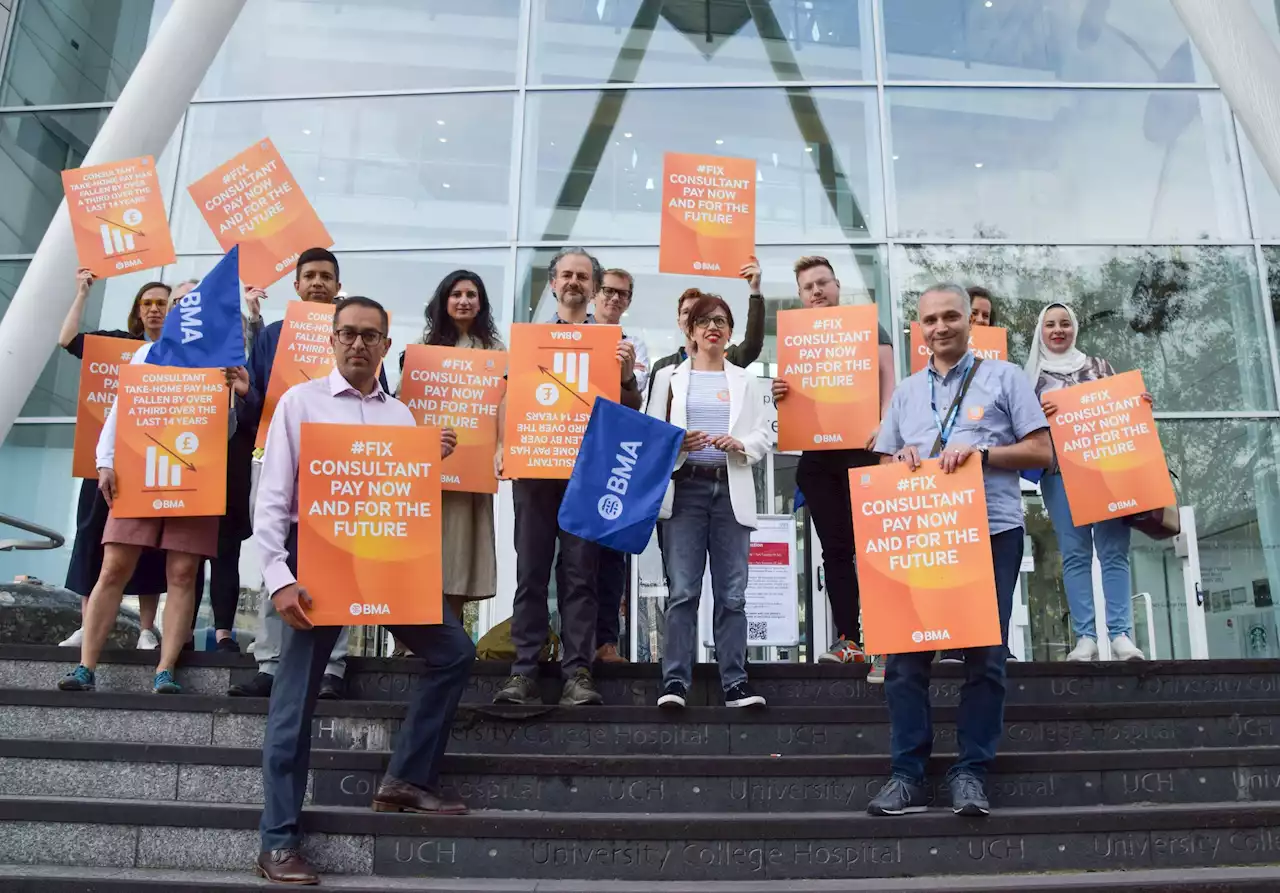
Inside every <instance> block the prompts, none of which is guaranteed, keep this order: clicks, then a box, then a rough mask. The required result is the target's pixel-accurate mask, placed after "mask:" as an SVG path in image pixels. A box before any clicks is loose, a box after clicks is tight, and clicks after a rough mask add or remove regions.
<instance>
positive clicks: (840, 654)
mask: <svg viewBox="0 0 1280 893" xmlns="http://www.w3.org/2000/svg"><path fill="white" fill-rule="evenodd" d="M795 274H796V289H797V290H798V291H799V293H800V301H801V302H802V303H803V304H804V306H805V309H807V310H813V309H818V308H822V307H838V306H840V280H839V279H837V278H836V274H835V270H833V269H832V267H831V262H830V261H828V260H827V259H826V258H825V257H820V256H818V255H811V256H808V257H802V258H800V259H799V260H797V261H796V264H795ZM877 328H878V329H879V333H878V334H879V338H878V342H879V343H878V345H877V347H876V363H877V366H878V368H879V370H880V394H879V398H880V399H879V403H880V415H881V416H883V415H884V414H885V412H886V411H887V410H888V406H889V398H890V397H891V396H892V395H893V379H894V375H893V341H892V340H890V338H889V333H888V332H886V331H885V330H884V327H883V326H877ZM790 390H791V386H790V384H789V383H788V382H787V380H786V379H784V378H775V379H774V381H773V400H774V402H775V403H777V402H779V401H781V400H783V399H785V398H786V396H787V393H788V392H789V391H790ZM874 443H875V434H872V436H871V438H870V439H869V440H868V442H867V443H866V448H865V449H852V450H805V451H804V452H802V453H801V454H800V462H799V464H798V465H797V466H796V486H797V487H799V488H800V492H801V493H803V494H804V501H805V505H807V506H809V516H810V517H812V518H813V526H814V528H815V529H816V530H817V531H818V539H819V540H820V541H821V543H822V570H823V578H824V580H825V581H826V588H827V601H828V603H829V604H830V605H831V619H832V621H833V622H834V623H835V627H836V633H837V634H838V636H839V639H838V640H837V641H836V643H835V644H834V645H832V646H831V650H830V651H827V652H825V653H823V654H822V655H821V656H819V658H818V662H819V663H861V662H862V661H863V660H865V659H866V655H864V654H863V652H862V646H861V644H859V643H861V641H862V637H861V636H860V635H859V620H858V609H859V603H860V599H859V592H858V575H857V571H856V569H855V564H854V548H853V509H852V508H851V506H850V504H849V469H850V468H862V467H864V466H867V465H875V464H877V463H878V462H879V461H880V457H879V456H877V455H876V454H875V453H873V452H871V449H870V448H871V446H872V445H873V444H874Z"/></svg>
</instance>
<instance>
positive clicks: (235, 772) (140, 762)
mask: <svg viewBox="0 0 1280 893" xmlns="http://www.w3.org/2000/svg"><path fill="white" fill-rule="evenodd" d="M388 758H389V752H387V751H358V750H350V751H348V750H328V749H324V750H315V751H313V752H312V760H311V766H312V782H311V794H310V796H309V798H308V801H307V802H308V803H311V804H313V805H315V806H357V807H362V806H369V804H370V801H371V799H372V796H373V791H375V790H376V789H377V786H378V783H379V781H380V780H381V776H382V773H383V772H384V771H385V769H386V765H387V761H388ZM261 763H262V759H261V754H260V752H259V751H257V750H251V749H249V748H246V747H215V746H209V745H173V744H142V743H134V742H100V741H48V740H40V739H4V740H0V795H8V796H29V797H72V796H77V795H79V794H81V793H83V792H93V793H94V795H95V796H97V797H106V798H111V797H123V798H140V799H148V800H153V801H175V802H186V803H254V804H257V803H261V802H262V784H261ZM947 765H948V760H947V758H946V757H942V756H937V757H935V758H934V759H933V761H932V763H931V765H930V772H931V774H932V776H933V780H934V782H935V784H934V792H933V793H934V800H935V802H936V803H937V804H938V805H939V806H945V805H947V804H948V803H949V793H948V791H947V787H946V785H945V784H943V783H942V778H943V776H944V775H945V772H946V768H947ZM884 771H885V758H884V757H883V756H861V757H856V756H825V755H821V756H791V757H786V758H776V757H767V756H766V757H761V756H717V757H703V756H657V757H655V756H613V757H572V756H525V757H522V758H521V759H519V760H512V759H510V758H508V757H506V756H502V755H495V754H471V755H468V754H452V755H450V756H448V757H446V763H445V770H444V783H445V784H446V785H448V786H449V787H451V788H453V789H454V790H455V791H457V792H458V794H459V795H460V796H461V797H463V799H465V800H466V801H467V803H468V804H470V805H471V806H472V807H474V808H483V809H501V810H529V809H537V810H542V811H544V812H619V813H644V812H666V813H673V812H707V811H711V810H724V811H726V812H755V813H770V812H786V813H791V812H822V811H832V810H844V809H848V810H853V811H861V810H863V809H865V808H866V806H867V803H868V801H869V800H870V798H871V797H872V796H874V795H875V793H876V792H877V791H878V790H879V789H880V785H881V783H883V781H884ZM988 781H989V784H988V787H989V793H990V796H991V798H992V803H993V805H994V806H996V807H997V808H1004V807H1025V808H1046V807H1053V806H1105V805H1116V806H1125V805H1137V804H1143V803H1216V802H1259V803H1267V802H1276V801H1280V747H1276V746H1273V747H1226V748H1213V749H1191V750H1149V751H1141V750H1122V751H1098V752H1072V751H1067V752H1059V751H1040V752H1031V753H1017V754H1012V753H1011V754H1002V755H1001V756H999V757H998V758H997V761H996V765H995V767H994V769H993V772H992V775H991V776H990V778H989V779H988Z"/></svg>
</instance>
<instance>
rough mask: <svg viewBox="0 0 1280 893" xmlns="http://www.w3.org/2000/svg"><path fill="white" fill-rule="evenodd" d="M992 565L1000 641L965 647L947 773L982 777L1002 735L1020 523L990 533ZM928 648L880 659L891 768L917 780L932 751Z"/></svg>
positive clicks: (1019, 556) (921, 777)
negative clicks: (953, 754) (954, 749)
mask: <svg viewBox="0 0 1280 893" xmlns="http://www.w3.org/2000/svg"><path fill="white" fill-rule="evenodd" d="M991 560H992V564H993V565H994V566H995V578H996V602H997V604H998V605H999V611H1000V633H1001V636H1002V638H1003V639H1004V642H1003V643H1002V644H1000V645H991V646H988V647H986V648H966V649H965V650H964V651H963V652H962V653H963V654H964V668H965V679H964V685H963V686H961V688H960V707H959V710H958V711H957V712H956V737H957V743H958V744H959V750H960V757H959V759H958V760H957V761H956V763H955V765H954V766H952V767H951V771H950V772H949V773H947V775H948V777H951V776H954V775H956V774H958V773H960V772H968V773H971V774H973V775H976V776H977V777H978V778H985V777H986V774H987V767H988V766H989V765H990V764H991V761H992V760H993V759H994V758H995V755H996V748H997V747H998V746H999V745H1000V739H1001V738H1002V737H1003V736H1004V692H1005V684H1004V680H1005V677H1004V662H1005V658H1006V657H1007V656H1008V654H1009V649H1008V647H1007V645H1008V642H1009V615H1010V614H1012V613H1013V589H1014V586H1016V585H1017V583H1018V569H1019V567H1020V566H1021V565H1022V528H1021V527H1016V528H1014V529H1013V530H1006V531H1005V532H1004V533H997V534H995V535H994V536H992V537H991ZM933 655H934V653H933V652H932V651H919V652H913V653H911V654H891V655H889V657H888V660H887V661H886V662H885V673H884V693H885V698H886V700H887V701H888V702H889V719H890V723H891V725H892V728H891V731H890V747H891V749H892V751H893V761H892V766H893V774H894V775H897V776H901V777H902V778H908V779H910V780H911V781H914V782H917V783H923V782H924V778H925V766H926V765H927V763H928V762H929V754H930V753H932V751H933V715H932V709H931V706H930V704H929V676H930V673H931V671H932V667H933Z"/></svg>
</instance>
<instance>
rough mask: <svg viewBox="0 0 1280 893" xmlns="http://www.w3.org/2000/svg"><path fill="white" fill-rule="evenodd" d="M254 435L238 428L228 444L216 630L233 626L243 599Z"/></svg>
mask: <svg viewBox="0 0 1280 893" xmlns="http://www.w3.org/2000/svg"><path fill="white" fill-rule="evenodd" d="M252 462H253V437H252V436H251V435H250V434H249V433H248V432H247V431H236V433H235V435H234V436H233V437H232V438H231V440H230V441H228V443H227V511H226V514H224V515H223V516H222V520H221V521H220V522H219V524H218V554H217V556H216V557H214V558H211V559H210V560H209V571H210V574H209V600H210V601H211V602H212V603H213V625H214V628H215V629H232V628H233V627H234V626H235V622H236V606H237V605H238V604H239V602H240V544H241V542H243V541H244V540H245V539H247V538H248V537H249V536H250V535H251V534H252V533H253V528H252V526H251V525H250V524H249V489H250V484H251V480H252V478H251V474H250V468H251V465H252Z"/></svg>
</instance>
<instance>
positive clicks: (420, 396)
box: [400, 344, 507, 493]
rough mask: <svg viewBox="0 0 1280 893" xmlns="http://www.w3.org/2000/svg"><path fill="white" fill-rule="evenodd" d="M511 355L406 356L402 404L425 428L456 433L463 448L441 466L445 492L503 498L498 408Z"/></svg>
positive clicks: (456, 351)
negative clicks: (497, 457)
mask: <svg viewBox="0 0 1280 893" xmlns="http://www.w3.org/2000/svg"><path fill="white" fill-rule="evenodd" d="M506 371H507V353H506V351H502V350H475V349H472V348H465V347H439V346H435V345H432V346H428V345H425V344H410V345H409V346H408V347H406V348H405V350H404V371H403V372H402V373H401V374H400V399H401V400H403V401H404V403H405V405H406V406H408V407H409V409H410V410H411V411H412V412H413V417H414V418H415V419H416V420H417V422H418V424H419V425H430V426H434V427H437V428H452V429H453V430H454V432H455V433H456V434H457V435H458V445H457V446H456V447H455V448H454V450H453V452H452V453H450V454H449V457H448V458H447V459H445V460H443V461H442V462H441V464H440V486H441V487H442V488H443V489H445V490H461V491H463V492H466V493H497V492H498V479H497V478H496V477H495V476H494V473H493V454H494V451H495V450H497V448H498V404H500V403H501V402H502V395H503V394H505V393H506V391H507V382H506V380H505V379H504V378H503V375H505V374H506Z"/></svg>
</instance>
